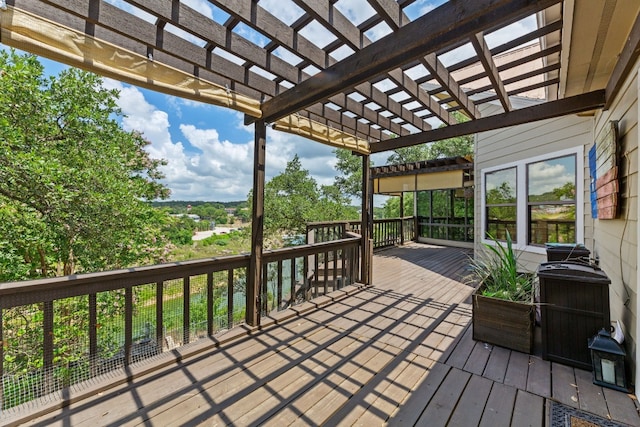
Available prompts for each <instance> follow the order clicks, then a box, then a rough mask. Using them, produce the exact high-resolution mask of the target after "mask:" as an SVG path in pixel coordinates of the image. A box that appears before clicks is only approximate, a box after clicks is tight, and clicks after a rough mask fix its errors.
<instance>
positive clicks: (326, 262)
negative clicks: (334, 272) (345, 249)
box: [322, 252, 329, 295]
mask: <svg viewBox="0 0 640 427" xmlns="http://www.w3.org/2000/svg"><path fill="white" fill-rule="evenodd" d="M328 255H329V252H323V254H322V258H323V260H324V295H326V294H327V293H329V283H328V282H327V281H328V280H329V256H328Z"/></svg>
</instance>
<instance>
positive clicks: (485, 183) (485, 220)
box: [482, 166, 519, 243]
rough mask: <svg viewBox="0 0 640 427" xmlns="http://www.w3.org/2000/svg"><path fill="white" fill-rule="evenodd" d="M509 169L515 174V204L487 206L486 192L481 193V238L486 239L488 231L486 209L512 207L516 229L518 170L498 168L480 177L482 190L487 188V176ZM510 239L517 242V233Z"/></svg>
mask: <svg viewBox="0 0 640 427" xmlns="http://www.w3.org/2000/svg"><path fill="white" fill-rule="evenodd" d="M510 169H513V171H514V172H515V179H516V185H515V190H516V191H515V199H516V200H515V202H514V203H495V204H487V193H486V191H483V193H482V201H483V202H484V208H483V211H482V212H483V214H484V218H483V224H482V226H483V229H484V230H483V232H482V238H483V239H486V237H487V231H488V227H487V225H488V221H489V218H487V209H489V208H491V207H497V208H499V207H511V206H513V207H514V208H515V211H516V212H515V213H516V217H515V221H516V230H517V229H518V223H519V221H518V181H519V180H518V168H517V167H515V166H509V167H504V168H499V169H495V170H491V171H486V172H484V173H483V175H482V180H483V181H482V183H483V185H484V187H483V189H486V187H487V175H490V174H493V173H496V172H502V171H508V170H510ZM511 238H512V239H513V242H514V243H515V242H517V238H518V236H517V233H516V235H515V236H511Z"/></svg>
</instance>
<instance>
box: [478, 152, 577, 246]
mask: <svg viewBox="0 0 640 427" xmlns="http://www.w3.org/2000/svg"><path fill="white" fill-rule="evenodd" d="M584 152H585V151H584V146H583V145H579V146H577V147H572V148H568V149H564V150H559V151H555V152H550V153H546V154H542V155H538V156H534V157H528V158H524V159H521V160H516V161H512V162H508V163H501V164H499V165H496V166H490V167H486V168H483V169H481V170H480V215H481V218H480V241H481V242H482V243H489V244H491V243H492V241H491V240H489V239H487V238H486V232H487V230H486V227H487V218H486V203H485V202H486V178H485V175H486V174H487V173H491V172H495V171H499V170H502V169H508V168H511V167H515V168H516V230H517V236H516V237H515V240H516V241H515V242H514V243H513V247H514V249H517V250H520V251H526V252H532V253H538V254H546V248H545V247H544V246H540V245H531V244H529V243H528V238H529V236H528V233H529V203H528V195H527V192H528V181H527V166H528V165H529V164H531V163H536V162H540V161H545V160H553V159H555V158H559V157H566V156H569V155H572V154H574V155H575V159H576V198H575V203H576V242H577V243H584V201H585V194H584Z"/></svg>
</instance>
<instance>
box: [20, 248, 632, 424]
mask: <svg viewBox="0 0 640 427" xmlns="http://www.w3.org/2000/svg"><path fill="white" fill-rule="evenodd" d="M467 254H468V252H465V251H464V250H460V249H453V248H442V247H435V246H429V245H419V244H410V245H406V246H404V247H402V248H393V249H389V250H386V251H383V252H380V253H377V254H376V255H375V257H374V273H373V277H374V283H373V286H372V287H369V288H357V287H351V288H350V289H349V290H347V291H346V292H345V291H342V292H340V293H339V295H337V296H334V297H333V298H331V297H323V298H320V299H319V302H318V300H317V301H315V302H314V304H307V305H305V306H303V307H299V308H296V310H295V311H294V310H287V311H285V312H282V313H279V314H278V316H277V318H275V317H274V318H271V319H268V320H267V321H266V322H265V324H263V327H262V328H261V330H252V331H247V330H246V329H242V328H237V329H236V330H234V331H231V332H229V333H228V334H227V336H217V337H215V338H212V339H207V340H201V341H200V342H198V343H196V344H195V345H194V346H193V347H190V348H189V349H187V350H185V351H184V352H183V353H184V354H183V353H179V352H175V353H174V357H173V358H171V360H168V361H164V362H162V363H164V367H163V368H162V369H161V370H155V371H150V369H149V368H146V367H141V368H137V369H140V375H139V376H138V377H137V379H135V380H134V381H132V382H131V383H127V382H122V383H120V384H119V385H117V386H116V387H112V388H110V389H102V388H100V387H99V386H98V385H97V387H96V390H95V393H94V394H93V396H92V397H89V398H85V399H82V400H78V401H77V402H73V403H71V404H70V405H69V406H67V407H65V408H62V409H57V410H56V411H54V412H52V413H50V414H48V415H44V416H42V417H41V418H38V419H35V420H33V421H31V422H29V425H42V426H44V425H47V426H50V425H59V426H69V425H73V426H82V425H94V426H95V425H101V426H121V425H138V424H144V425H158V426H160V425H162V426H170V425H189V426H191V425H198V424H204V425H229V424H232V425H258V424H260V425H274V426H283V425H290V424H293V425H320V424H323V425H352V424H359V425H379V424H384V423H386V424H390V425H429V426H437V425H460V426H475V425H487V426H499V425H515V426H520V425H535V426H544V425H546V418H547V412H548V401H549V400H550V399H553V400H555V401H559V402H561V403H563V404H565V405H568V406H572V407H575V408H579V409H583V410H587V411H589V412H592V413H595V414H598V415H600V416H603V417H610V418H611V419H613V420H616V421H618V422H623V423H627V424H630V425H640V418H639V417H638V411H637V408H636V405H635V401H634V400H633V399H631V398H630V397H629V396H627V395H625V394H623V393H618V392H614V391H611V390H607V389H602V388H600V387H597V386H595V385H593V384H592V383H591V374H590V373H589V372H585V371H580V370H578V369H573V368H569V367H566V366H563V365H558V364H555V363H549V362H547V361H543V360H542V359H540V358H539V357H537V356H529V355H525V354H521V353H517V352H511V351H509V350H505V349H502V348H499V347H492V346H489V345H486V344H484V343H479V342H474V341H473V340H472V339H471V330H470V327H469V323H470V320H471V306H470V303H469V301H470V294H471V292H472V290H473V288H472V287H470V286H468V285H465V284H464V280H463V279H462V278H463V276H464V275H465V274H466V266H467ZM176 356H177V357H176ZM146 371H149V372H146ZM116 382H117V381H116Z"/></svg>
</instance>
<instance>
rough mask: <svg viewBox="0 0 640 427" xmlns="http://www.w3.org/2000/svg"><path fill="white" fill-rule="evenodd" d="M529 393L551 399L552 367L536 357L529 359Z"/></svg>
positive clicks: (547, 362)
mask: <svg viewBox="0 0 640 427" xmlns="http://www.w3.org/2000/svg"><path fill="white" fill-rule="evenodd" d="M527 391H528V392H531V393H533V394H537V395H538V396H542V397H551V365H550V362H549V361H547V360H542V359H541V358H539V357H536V356H530V357H529V373H528V375H527Z"/></svg>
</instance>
